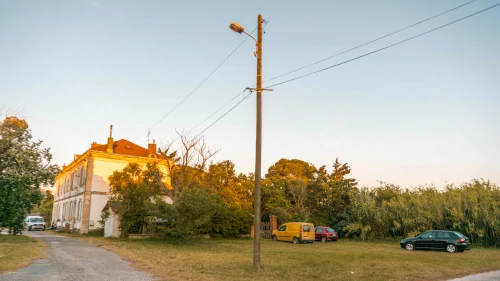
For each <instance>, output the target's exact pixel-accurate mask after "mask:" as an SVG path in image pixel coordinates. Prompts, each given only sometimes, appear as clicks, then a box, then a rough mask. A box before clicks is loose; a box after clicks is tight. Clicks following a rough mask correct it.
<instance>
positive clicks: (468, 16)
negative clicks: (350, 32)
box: [175, 3, 500, 151]
mask: <svg viewBox="0 0 500 281" xmlns="http://www.w3.org/2000/svg"><path fill="white" fill-rule="evenodd" d="M499 5H500V3H498V4H496V5H493V6H490V7H488V8H485V9H483V10H480V11H478V12H475V13H472V14H470V15H467V16H465V17H462V18H460V19H457V20H454V21H452V22H449V23H447V24H444V25H441V26H439V27H436V28H434V29H431V30H429V31H426V32H423V33H420V34H418V35H415V36H413V37H410V38H408V39H405V40H402V41H399V42H397V43H394V44H391V45H389V46H386V47H384V48H380V49H377V50H375V51H373V52H369V53H366V54H364V55H361V56H358V57H355V58H353V59H350V60H346V61H343V62H341V63H338V64H335V65H332V66H329V67H326V68H323V69H320V70H317V71H314V72H311V73H308V74H305V75H302V76H299V77H295V78H293V79H290V80H287V81H283V82H280V83H277V84H274V85H270V86H266V87H265V88H271V87H275V86H278V85H282V84H285V83H289V82H292V81H295V80H298V79H301V78H304V77H307V76H310V75H313V74H316V73H319V72H322V71H325V70H328V69H331V68H334V67H337V66H340V65H343V64H346V63H348V62H351V61H354V60H357V59H360V58H363V57H366V56H368V55H371V54H374V53H377V52H380V51H382V50H385V49H388V48H391V47H394V46H396V45H399V44H402V43H404V42H407V41H410V40H412V39H415V38H418V37H420V36H423V35H425V34H428V33H431V32H433V31H436V30H438V29H441V28H443V27H446V26H449V25H451V24H454V23H457V22H459V21H462V20H464V19H467V18H470V17H472V16H475V15H477V14H480V13H482V12H485V11H487V10H490V9H493V8H495V7H497V6H499ZM251 94H252V93H251V92H250V93H249V94H248V95H246V96H245V97H244V98H243V99H242V100H241V101H239V102H238V103H236V104H235V105H234V106H233V107H231V108H230V109H229V110H228V111H226V112H225V113H224V114H223V115H222V116H220V117H219V118H218V119H217V120H215V121H214V122H213V123H211V124H210V125H209V126H208V127H206V128H205V129H204V130H203V131H201V132H200V133H199V134H198V135H196V137H198V136H200V135H201V134H203V133H204V132H205V131H207V130H208V129H210V128H211V127H212V126H213V125H215V123H217V122H218V121H219V120H221V119H222V118H224V117H225V116H226V115H227V114H229V112H231V111H233V110H234V109H235V108H236V107H237V106H238V105H240V104H241V103H242V102H243V101H244V100H246V99H247V98H248V97H249V96H250V95H251ZM238 95H241V93H239V94H238ZM238 95H237V96H238ZM237 96H235V97H234V98H233V99H232V100H234V99H235V98H236V97H237ZM232 100H231V101H232ZM219 110H220V109H219ZM212 115H213V114H212ZM179 149H181V148H178V149H176V150H175V151H177V150H179Z"/></svg>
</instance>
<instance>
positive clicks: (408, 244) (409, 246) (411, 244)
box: [405, 242, 415, 251]
mask: <svg viewBox="0 0 500 281" xmlns="http://www.w3.org/2000/svg"><path fill="white" fill-rule="evenodd" d="M405 248H406V250H408V251H413V250H415V245H413V243H411V242H408V243H406V244H405Z"/></svg>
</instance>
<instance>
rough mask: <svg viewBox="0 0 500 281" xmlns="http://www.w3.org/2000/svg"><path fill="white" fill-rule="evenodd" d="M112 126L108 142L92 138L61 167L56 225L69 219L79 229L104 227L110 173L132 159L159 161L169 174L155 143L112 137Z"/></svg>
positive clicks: (57, 183) (145, 161) (83, 231)
mask: <svg viewBox="0 0 500 281" xmlns="http://www.w3.org/2000/svg"><path fill="white" fill-rule="evenodd" d="M112 130H113V126H111V127H110V134H109V138H108V142H107V144H97V143H96V142H93V143H92V144H91V146H90V148H89V149H88V150H87V151H85V152H84V153H83V154H76V155H75V156H74V159H73V161H72V162H71V163H70V164H69V165H67V166H66V165H64V166H63V167H62V171H61V173H59V175H57V177H56V183H55V186H54V208H53V211H52V221H53V222H56V224H57V226H60V227H62V226H64V225H65V224H67V223H69V224H70V228H72V229H75V230H78V231H79V232H80V233H87V232H88V231H89V230H92V229H96V228H100V227H102V226H101V225H100V224H99V222H98V221H99V220H101V212H102V209H103V208H104V206H105V205H106V203H107V202H108V198H109V197H110V186H109V181H108V177H109V176H110V175H111V174H112V173H113V172H114V171H120V170H122V169H123V168H125V166H127V165H128V164H129V163H139V164H144V165H146V164H147V163H151V162H156V163H157V165H158V166H159V167H160V169H161V170H162V172H163V173H164V174H165V175H167V178H166V179H163V180H164V181H165V182H167V183H169V182H170V180H169V178H168V173H167V171H168V169H167V165H168V164H169V162H168V161H169V160H168V159H167V158H166V157H164V156H162V155H159V154H157V149H156V144H155V143H154V141H153V143H150V144H148V148H144V147H141V146H139V145H137V144H134V143H132V142H130V141H128V140H125V139H121V140H118V141H114V140H113V136H112Z"/></svg>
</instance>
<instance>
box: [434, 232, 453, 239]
mask: <svg viewBox="0 0 500 281" xmlns="http://www.w3.org/2000/svg"><path fill="white" fill-rule="evenodd" d="M437 237H438V238H451V235H450V233H449V232H438V233H437Z"/></svg>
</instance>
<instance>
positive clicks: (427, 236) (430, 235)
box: [420, 231, 436, 239]
mask: <svg viewBox="0 0 500 281" xmlns="http://www.w3.org/2000/svg"><path fill="white" fill-rule="evenodd" d="M420 237H421V238H423V239H432V238H436V233H435V232H434V231H429V232H426V233H424V234H422V235H421V236H420Z"/></svg>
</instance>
